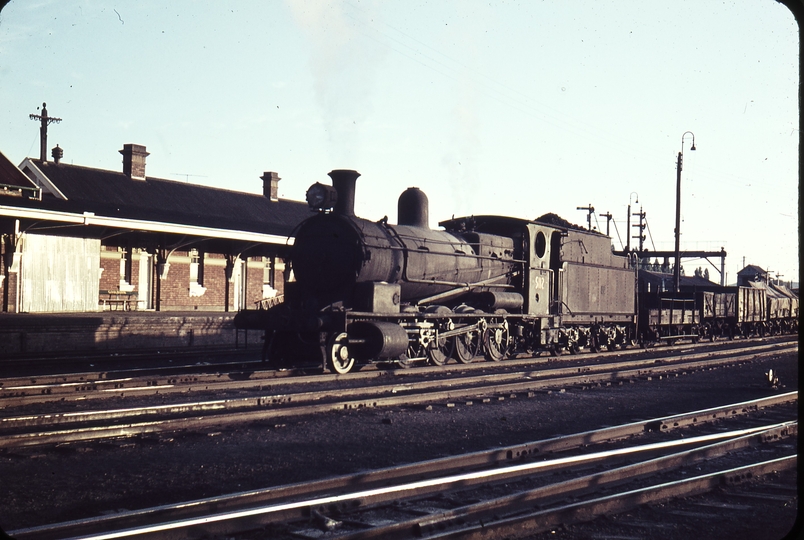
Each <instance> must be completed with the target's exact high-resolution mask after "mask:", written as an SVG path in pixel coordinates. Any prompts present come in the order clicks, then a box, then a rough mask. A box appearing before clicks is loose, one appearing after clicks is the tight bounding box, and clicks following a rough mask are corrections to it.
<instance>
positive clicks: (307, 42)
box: [0, 0, 799, 283]
mask: <svg viewBox="0 0 804 540" xmlns="http://www.w3.org/2000/svg"><path fill="white" fill-rule="evenodd" d="M199 6H201V4H199V3H197V2H189V1H187V0H177V1H173V2H169V3H165V2H156V1H153V0H143V1H136V2H135V1H117V2H108V1H102V0H76V1H55V0H52V1H51V0H39V1H37V2H30V1H26V2H23V1H19V0H12V1H11V2H9V3H8V4H7V5H6V6H5V8H3V10H2V11H1V12H0V122H2V124H0V126H1V128H0V151H2V152H3V153H4V154H5V155H6V156H7V157H8V158H10V159H11V160H12V161H14V162H15V163H19V162H21V161H22V160H23V159H24V158H25V157H26V156H31V157H38V155H39V143H38V137H39V129H38V124H37V123H36V122H34V121H32V120H30V119H29V118H28V115H29V114H31V113H34V114H38V113H39V112H40V111H39V110H38V107H41V105H42V102H47V106H48V112H49V114H50V115H51V116H55V117H59V118H62V119H63V120H62V122H61V123H59V124H53V125H51V126H50V128H49V138H48V148H52V147H54V146H55V145H56V144H59V146H60V147H62V148H63V149H64V161H65V162H68V163H74V164H77V165H84V166H88V167H97V168H102V169H112V170H120V169H121V167H122V165H121V156H120V154H119V153H118V150H119V149H121V148H122V147H123V144H126V143H135V144H142V145H145V146H146V147H147V150H148V152H150V156H149V157H148V160H147V169H146V174H147V175H148V176H153V177H158V178H167V179H174V180H178V181H189V182H193V183H198V184H203V185H208V186H213V187H219V188H225V189H233V190H238V191H249V192H255V193H257V192H261V190H262V181H261V180H260V176H261V175H262V174H263V172H264V171H276V172H278V173H279V175H280V177H281V178H282V181H281V182H280V184H279V193H280V196H281V197H285V198H290V199H296V200H303V199H304V194H305V191H306V190H307V188H308V187H309V186H310V185H311V184H312V183H314V182H317V181H321V182H328V181H329V178H328V177H327V172H329V171H330V170H332V169H336V168H350V169H356V170H358V171H359V172H360V173H361V174H362V176H361V178H360V179H359V180H358V183H357V196H356V213H357V214H358V215H360V216H362V217H365V218H368V219H373V220H377V219H380V218H382V217H383V216H384V215H387V216H388V217H389V220H390V221H391V222H395V221H396V200H397V197H398V196H399V194H400V193H401V192H402V191H403V190H404V189H405V188H407V187H410V186H416V187H419V188H421V189H422V190H424V191H425V193H426V194H427V195H428V197H429V200H430V221H431V226H433V227H436V226H437V223H438V221H440V220H443V219H448V218H450V217H452V216H453V215H455V216H459V215H471V214H476V215H479V214H505V215H512V216H517V217H525V218H531V219H533V218H536V217H538V216H540V215H542V214H544V213H547V212H554V213H556V214H558V215H560V216H562V217H563V218H565V219H567V220H569V221H571V222H573V223H578V224H582V225H583V224H585V223H586V213H585V212H584V211H579V210H577V209H576V208H577V207H583V206H587V205H589V204H591V205H592V206H594V208H595V210H596V214H597V219H596V221H595V220H593V225H594V226H599V228H600V229H601V230H602V231H603V232H605V230H606V218H604V217H602V216H600V215H599V214H601V213H605V212H610V213H611V214H613V216H614V222H613V223H612V226H611V236H612V239H613V242H614V245H615V247H617V248H618V249H619V248H620V247H621V244H624V243H625V235H626V208H627V205H628V203H629V200H630V201H631V203H632V212H638V211H639V209H640V208H642V210H644V211H645V212H646V214H647V222H648V226H649V235H648V239H647V240H646V246H647V247H648V248H650V249H658V250H672V249H673V228H674V219H675V187H676V156H677V154H678V152H679V151H680V150H681V149H682V134H684V133H685V132H687V131H691V132H693V133H694V136H695V145H696V147H697V150H696V151H695V152H692V151H691V150H690V144H691V142H692V137H691V136H689V135H687V136H686V138H684V143H683V149H684V167H683V171H682V205H681V208H682V224H681V232H682V236H681V245H682V249H698V250H710V251H716V250H719V249H720V247H721V246H722V247H724V248H725V249H726V251H727V252H728V254H729V255H728V258H727V259H726V272H727V281H728V282H729V283H733V282H734V281H735V279H736V273H737V271H738V270H740V269H741V268H742V267H743V259H744V261H745V264H756V265H759V266H761V267H763V268H765V269H768V270H771V271H772V273H773V274H774V275H775V274H776V273H779V274H782V276H783V277H782V279H783V280H785V281H787V280H796V281H797V280H798V273H799V263H798V250H799V245H798V232H797V229H798V219H799V215H798V211H799V209H798V141H799V134H798V126H799V121H798V119H799V111H798V81H799V74H798V39H799V32H798V26H797V24H796V21H795V19H794V17H793V15H792V14H791V13H790V12H789V10H788V9H787V8H786V7H785V6H784V5H782V4H779V3H777V2H775V1H774V0H735V1H730V2H713V1H707V0H666V1H655V2H645V1H644V0H608V1H606V0H599V1H594V2H592V1H586V0H574V1H573V0H569V1H567V0H544V1H540V2H538V1H530V0H529V1H521V2H518V1H491V2H489V1H486V2H479V1H472V0H465V1H457V0H451V1H450V0H439V1H431V2H426V1H412V0H388V1H384V2H380V1H365V0H363V1H361V0H339V1H332V2H323V1H302V0H298V1H296V0H293V1H290V0H288V1H284V2H281V1H265V2H263V1H260V2H258V1H241V2H216V3H209V4H206V3H205V4H203V7H199ZM637 198H638V202H636V201H637ZM615 224H616V230H615ZM634 243H635V241H632V245H633V244H634ZM712 262H714V263H715V264H716V265H718V266H719V260H717V259H712ZM699 266H700V267H704V268H706V267H708V268H709V273H710V278H711V279H713V280H714V281H718V279H719V277H718V272H717V271H716V270H715V268H714V267H712V266H709V265H708V263H707V262H706V261H701V260H697V261H696V260H690V261H685V262H684V267H685V270H686V273H687V274H688V275H691V274H692V273H693V271H694V269H695V268H697V267H699Z"/></svg>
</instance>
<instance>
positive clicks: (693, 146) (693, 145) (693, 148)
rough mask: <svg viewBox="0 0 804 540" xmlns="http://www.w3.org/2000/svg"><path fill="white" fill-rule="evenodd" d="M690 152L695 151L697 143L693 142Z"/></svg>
mask: <svg viewBox="0 0 804 540" xmlns="http://www.w3.org/2000/svg"><path fill="white" fill-rule="evenodd" d="M690 150H695V141H692V146H690Z"/></svg>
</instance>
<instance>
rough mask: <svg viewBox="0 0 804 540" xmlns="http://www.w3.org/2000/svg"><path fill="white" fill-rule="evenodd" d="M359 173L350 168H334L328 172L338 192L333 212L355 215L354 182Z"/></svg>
mask: <svg viewBox="0 0 804 540" xmlns="http://www.w3.org/2000/svg"><path fill="white" fill-rule="evenodd" d="M358 176H360V173H359V172H357V171H352V170H350V169H335V170H334V171H331V172H330V173H329V177H330V178H332V186H333V187H334V188H335V191H336V192H337V193H338V200H337V202H336V203H335V208H334V209H333V210H332V213H333V214H338V215H341V216H354V215H355V182H356V181H357V177H358Z"/></svg>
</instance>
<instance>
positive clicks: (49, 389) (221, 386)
mask: <svg viewBox="0 0 804 540" xmlns="http://www.w3.org/2000/svg"><path fill="white" fill-rule="evenodd" d="M791 346H792V344H789V345H780V344H770V345H763V346H760V347H744V348H739V349H732V350H729V351H717V352H711V351H710V352H703V353H696V354H691V355H687V356H684V355H683V354H682V355H679V356H678V357H670V358H658V359H657V358H653V359H641V360H626V361H622V362H616V363H614V364H613V366H612V364H595V365H582V366H568V367H564V368H552V369H545V370H536V371H532V372H522V373H518V372H517V373H502V374H486V375H483V376H481V377H478V380H483V381H488V380H490V379H496V380H499V381H502V380H506V379H507V380H515V379H517V378H521V377H532V378H533V377H551V376H557V375H565V374H570V373H579V372H590V373H591V372H596V371H604V370H606V369H626V368H631V369H633V368H636V367H638V366H655V365H656V364H659V363H664V364H668V363H672V362H680V361H682V360H686V361H690V360H694V359H713V358H717V357H720V356H728V357H731V356H733V355H735V354H739V353H761V352H766V351H771V352H774V351H781V352H784V351H786V350H788V349H789V347H791ZM524 364H525V365H531V364H532V362H524ZM477 365H479V366H482V367H486V368H488V367H490V366H492V365H494V364H488V363H485V364H477ZM514 365H516V364H514V363H513V362H506V363H505V364H504V366H505V367H510V366H514ZM482 367H481V368H474V369H482ZM495 367H496V366H495ZM435 369H437V370H441V371H453V370H457V369H459V370H460V371H462V372H463V371H465V370H466V365H463V366H462V367H456V366H449V367H447V368H442V367H438V366H436V367H435ZM408 373H410V372H408V371H405V372H395V373H393V375H392V376H394V377H398V376H401V375H404V374H408ZM419 373H421V372H419ZM275 374H276V372H275V371H265V372H253V373H249V375H248V378H247V379H241V378H239V377H238V375H237V374H222V373H218V374H215V375H206V376H203V375H186V376H169V377H166V378H164V379H163V380H159V379H155V378H154V377H142V378H136V379H135V378H124V379H108V380H104V381H91V382H90V381H80V382H64V383H54V384H41V383H34V384H31V383H30V382H28V383H27V384H26V383H22V384H20V383H17V384H13V385H12V384H7V385H6V386H5V387H4V388H0V407H5V408H10V407H13V406H19V405H23V404H31V403H46V402H50V401H56V400H58V401H72V400H81V401H83V400H86V399H103V398H108V397H110V396H112V395H114V396H120V397H124V396H126V395H129V394H134V395H145V394H161V395H165V394H170V393H183V394H184V393H190V392H199V391H217V390H227V389H230V390H234V389H236V390H247V389H252V390H254V389H257V390H263V389H268V388H270V387H271V386H278V385H281V384H285V385H287V384H291V385H297V384H304V383H324V382H327V380H322V378H321V376H317V377H316V376H307V377H294V378H293V379H292V380H287V379H285V380H282V381H277V380H276V376H275ZM354 375H355V376H352V374H349V376H350V380H354V379H376V378H378V377H383V376H388V375H389V374H388V373H382V372H374V373H372V374H361V373H357V374H354ZM340 377H343V376H340ZM226 378H228V380H224V379H226ZM328 380H337V379H335V378H332V379H328ZM461 380H463V381H465V382H466V383H467V384H470V379H469V378H468V377H465V376H464V377H462V379H461ZM126 383H130V384H132V386H129V387H125V386H124V385H125V384H126ZM418 384H420V385H421V384H426V383H418ZM430 384H431V385H433V386H435V385H443V382H440V381H439V382H432V383H430ZM420 388H421V386H420ZM31 392H35V394H31ZM380 392H381V391H380Z"/></svg>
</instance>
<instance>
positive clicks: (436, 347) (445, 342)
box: [427, 336, 455, 366]
mask: <svg viewBox="0 0 804 540" xmlns="http://www.w3.org/2000/svg"><path fill="white" fill-rule="evenodd" d="M454 350H455V341H454V340H452V339H448V338H443V337H440V336H439V337H437V338H436V339H434V340H433V341H432V342H431V343H430V348H429V349H427V359H428V360H429V361H430V363H431V364H433V365H434V366H443V365H444V364H446V363H447V361H448V360H449V357H450V356H452V354H453V351H454Z"/></svg>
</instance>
